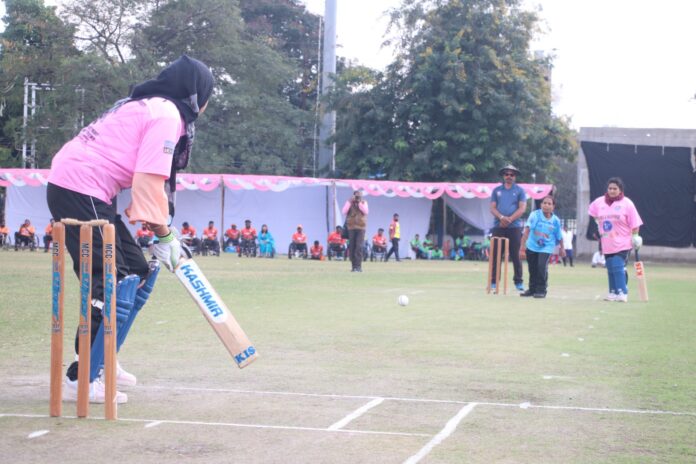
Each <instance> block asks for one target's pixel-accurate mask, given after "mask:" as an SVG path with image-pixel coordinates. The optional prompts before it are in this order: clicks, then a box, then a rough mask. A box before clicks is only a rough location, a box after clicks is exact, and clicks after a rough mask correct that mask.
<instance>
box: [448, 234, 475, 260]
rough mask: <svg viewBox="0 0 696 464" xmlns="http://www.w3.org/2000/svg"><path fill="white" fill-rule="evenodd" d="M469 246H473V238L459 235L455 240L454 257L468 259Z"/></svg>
mask: <svg viewBox="0 0 696 464" xmlns="http://www.w3.org/2000/svg"><path fill="white" fill-rule="evenodd" d="M469 247H471V239H470V238H469V237H468V236H466V235H464V236H462V237H457V238H456V239H455V240H454V249H453V250H452V252H453V254H454V259H455V260H456V261H459V260H461V259H466V258H467V256H468V255H469Z"/></svg>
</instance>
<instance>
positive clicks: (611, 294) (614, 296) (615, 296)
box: [604, 293, 619, 301]
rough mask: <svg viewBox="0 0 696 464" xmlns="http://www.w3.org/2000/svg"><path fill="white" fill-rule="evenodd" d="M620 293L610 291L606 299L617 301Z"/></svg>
mask: <svg viewBox="0 0 696 464" xmlns="http://www.w3.org/2000/svg"><path fill="white" fill-rule="evenodd" d="M618 296H619V295H617V294H616V293H609V294H608V295H607V296H605V297H604V301H616V298H618Z"/></svg>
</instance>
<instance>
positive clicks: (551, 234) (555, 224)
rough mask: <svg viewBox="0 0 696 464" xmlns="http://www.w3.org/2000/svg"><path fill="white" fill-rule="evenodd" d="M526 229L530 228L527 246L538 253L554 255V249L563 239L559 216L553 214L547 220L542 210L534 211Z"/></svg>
mask: <svg viewBox="0 0 696 464" xmlns="http://www.w3.org/2000/svg"><path fill="white" fill-rule="evenodd" d="M525 227H529V237H528V238H527V243H525V246H526V247H527V249H529V250H532V251H535V252H537V253H548V254H553V250H554V248H556V245H557V244H558V243H559V242H560V241H561V238H562V237H563V236H562V235H561V233H562V230H561V220H560V219H558V216H556V215H555V214H551V217H550V218H547V217H546V216H544V213H543V212H542V211H541V209H537V210H534V211H533V212H532V214H530V215H529V219H528V220H527V224H526V225H525Z"/></svg>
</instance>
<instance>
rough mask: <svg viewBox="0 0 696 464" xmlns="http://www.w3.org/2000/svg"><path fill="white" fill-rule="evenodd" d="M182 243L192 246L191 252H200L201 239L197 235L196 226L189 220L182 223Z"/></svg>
mask: <svg viewBox="0 0 696 464" xmlns="http://www.w3.org/2000/svg"><path fill="white" fill-rule="evenodd" d="M180 239H181V243H184V244H185V245H186V246H188V247H189V248H191V252H193V253H196V252H200V250H199V249H198V248H199V247H200V245H201V240H200V239H199V238H197V237H196V228H195V227H193V226H191V225H189V223H188V222H183V223H182V224H181V237H180Z"/></svg>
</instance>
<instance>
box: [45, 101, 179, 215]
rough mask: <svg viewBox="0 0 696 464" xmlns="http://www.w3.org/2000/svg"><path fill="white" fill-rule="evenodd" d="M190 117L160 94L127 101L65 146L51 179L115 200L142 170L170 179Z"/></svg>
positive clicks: (61, 185) (57, 155)
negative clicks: (185, 119) (186, 119)
mask: <svg viewBox="0 0 696 464" xmlns="http://www.w3.org/2000/svg"><path fill="white" fill-rule="evenodd" d="M185 130H186V129H185V125H184V121H183V120H182V119H181V115H180V114H179V110H177V108H176V105H174V103H172V102H171V101H169V100H166V99H164V98H160V97H153V98H145V99H143V100H136V101H132V102H128V103H125V104H124V105H122V106H120V107H119V108H117V109H116V110H113V111H110V112H108V113H105V114H104V115H103V116H102V117H101V118H99V119H97V120H96V121H94V122H93V123H92V124H90V125H89V126H87V127H85V128H84V129H82V130H81V131H80V133H79V134H78V135H77V136H76V137H75V138H73V139H72V140H71V141H69V142H68V143H66V144H65V145H63V148H61V149H60V151H59V152H58V153H57V154H56V156H55V157H54V158H53V162H52V163H51V172H50V174H49V176H48V181H49V182H50V183H52V184H54V185H58V186H60V187H63V188H66V189H68V190H72V191H75V192H78V193H82V194H85V195H90V196H93V197H95V198H98V199H100V200H102V201H103V202H105V203H108V204H111V199H112V198H114V197H115V196H116V195H118V193H119V192H120V191H121V190H123V189H127V188H130V187H131V185H132V182H133V175H134V174H135V173H136V172H138V173H144V174H156V175H161V176H162V177H163V178H165V179H166V178H168V177H169V174H170V172H171V166H172V155H173V153H174V147H175V146H176V143H177V142H178V140H179V137H181V136H182V135H184V134H185Z"/></svg>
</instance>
